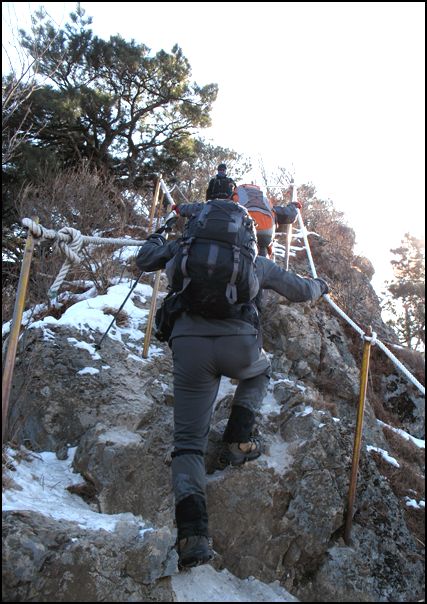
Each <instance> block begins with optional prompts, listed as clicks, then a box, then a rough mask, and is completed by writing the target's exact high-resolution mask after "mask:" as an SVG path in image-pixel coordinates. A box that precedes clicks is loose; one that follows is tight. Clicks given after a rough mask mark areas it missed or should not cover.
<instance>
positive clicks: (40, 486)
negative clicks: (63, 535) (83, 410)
mask: <svg viewBox="0 0 427 604" xmlns="http://www.w3.org/2000/svg"><path fill="white" fill-rule="evenodd" d="M21 449H22V450H23V451H25V452H26V456H27V457H30V458H31V461H28V460H27V459H21V460H20V461H18V460H19V451H16V450H13V449H8V450H7V453H8V455H9V456H10V457H12V458H13V460H14V461H13V465H14V466H15V467H16V471H15V472H11V474H10V475H11V477H12V478H13V481H14V482H15V483H16V485H17V487H18V489H20V490H16V489H14V488H8V489H6V490H5V491H4V492H3V498H2V509H3V511H8V510H29V511H33V512H39V513H41V514H43V515H45V516H49V517H50V518H54V519H55V520H69V521H71V522H77V524H78V525H79V526H81V527H82V528H86V529H89V530H99V529H104V530H106V531H110V532H113V531H114V530H115V528H116V525H117V523H118V522H123V521H125V522H128V523H132V524H136V525H137V526H138V528H139V530H140V531H145V530H152V528H151V527H147V525H146V523H145V521H144V520H143V519H142V518H141V517H140V516H134V515H133V514H131V513H129V512H125V513H122V514H100V513H98V512H95V511H93V510H92V509H91V507H90V506H89V505H88V504H87V503H85V502H84V501H83V499H82V498H81V497H79V496H78V495H76V494H72V493H70V492H69V491H67V489H66V487H67V486H70V485H76V484H80V483H82V482H83V478H82V477H81V476H80V474H76V473H74V472H73V470H72V462H73V458H74V455H75V452H76V449H77V447H73V448H70V449H68V453H69V457H68V459H66V460H59V459H57V458H56V455H55V453H52V452H50V451H47V452H43V453H33V452H31V451H27V450H26V449H24V447H21ZM15 458H16V459H15Z"/></svg>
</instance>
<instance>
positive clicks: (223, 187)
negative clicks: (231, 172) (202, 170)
mask: <svg viewBox="0 0 427 604" xmlns="http://www.w3.org/2000/svg"><path fill="white" fill-rule="evenodd" d="M234 187H235V183H234V180H233V179H232V178H229V177H228V176H215V178H213V179H212V180H211V183H210V186H209V199H230V198H231V196H232V194H233V191H234Z"/></svg>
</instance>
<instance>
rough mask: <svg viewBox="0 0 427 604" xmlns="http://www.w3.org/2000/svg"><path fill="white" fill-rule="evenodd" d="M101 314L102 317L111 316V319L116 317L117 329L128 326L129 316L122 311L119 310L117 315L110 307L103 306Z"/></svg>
mask: <svg viewBox="0 0 427 604" xmlns="http://www.w3.org/2000/svg"><path fill="white" fill-rule="evenodd" d="M102 312H103V313H104V315H112V316H113V317H116V325H117V326H118V327H127V326H128V325H129V315H128V314H127V312H125V311H124V310H121V311H120V312H119V313H117V310H116V309H115V308H111V306H104V307H103V309H102ZM116 313H117V316H116Z"/></svg>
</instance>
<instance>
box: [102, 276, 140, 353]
mask: <svg viewBox="0 0 427 604" xmlns="http://www.w3.org/2000/svg"><path fill="white" fill-rule="evenodd" d="M143 274H144V271H142V272H141V274H140V275H139V277H138V278H137V279H135V283H134V284H133V285H132V287H131V288H130V290H129V293H128V295H127V296H126V298H125V299H124V301H123V303H122V305H121V306H120V308H119V310H118V311H117V312H116V314H115V315H114V317H113V320H112V321H111V323H110V324H109V326H108V327H107V331H106V332H105V333H104V335H103V336H102V338H101V339H100V340H99V342H98V344H95V349H96V350H99V349H100V348H101V344H102V342H103V341H104V338H105V336H106V335H107V333H108V332H109V331H110V329H111V327H112V325H113V323H114V321H115V320H116V319H117V317H118V316H119V314H120V311H121V310H122V308H123V307H124V305H125V304H126V302H127V301H128V299H129V296H130V295H131V293H132V292H133V290H134V289H135V287H136V286H137V285H138V282H139V280H140V279H141V277H142V275H143Z"/></svg>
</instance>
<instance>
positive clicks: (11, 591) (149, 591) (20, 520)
mask: <svg viewBox="0 0 427 604" xmlns="http://www.w3.org/2000/svg"><path fill="white" fill-rule="evenodd" d="M3 523H4V524H3V556H4V564H3V601H6V602H30V601H36V602H171V601H172V591H171V587H170V580H169V579H167V577H169V576H171V575H172V574H173V573H174V572H176V562H177V557H176V553H175V551H174V550H173V549H172V545H173V539H172V536H171V533H170V532H169V531H168V530H167V529H166V528H162V529H159V530H155V531H147V532H145V533H144V535H143V536H141V535H140V534H138V532H137V531H136V532H135V530H134V529H132V526H130V527H128V530H125V527H122V529H121V531H120V530H118V531H116V532H114V533H113V534H110V533H108V532H107V531H93V532H92V531H84V530H82V529H81V528H80V527H78V525H76V523H72V522H64V521H61V522H58V521H54V520H51V519H49V518H48V517H46V516H44V515H43V514H37V513H31V514H30V513H28V512H18V513H16V512H15V513H12V512H7V513H6V514H4V515H3Z"/></svg>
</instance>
